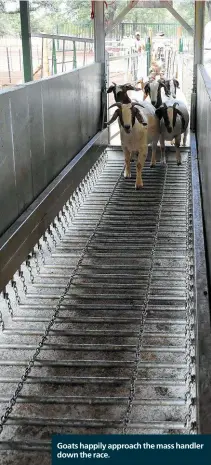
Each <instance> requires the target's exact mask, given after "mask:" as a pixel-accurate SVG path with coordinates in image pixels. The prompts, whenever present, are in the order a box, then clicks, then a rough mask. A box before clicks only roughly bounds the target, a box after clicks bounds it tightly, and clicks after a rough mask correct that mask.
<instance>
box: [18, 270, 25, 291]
mask: <svg viewBox="0 0 211 465" xmlns="http://www.w3.org/2000/svg"><path fill="white" fill-rule="evenodd" d="M18 274H19V276H20V279H21V281H22V284H23V292H24V294H25V295H26V294H27V285H26V281H25V277H24V274H23V271H22V270H21V269H19V271H18Z"/></svg>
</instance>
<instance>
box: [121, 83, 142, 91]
mask: <svg viewBox="0 0 211 465" xmlns="http://www.w3.org/2000/svg"><path fill="white" fill-rule="evenodd" d="M124 87H125V89H126V90H139V89H136V88H135V87H134V86H132V84H129V83H127V84H125V85H124Z"/></svg>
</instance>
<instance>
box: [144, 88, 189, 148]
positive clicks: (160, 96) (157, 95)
mask: <svg viewBox="0 0 211 465" xmlns="http://www.w3.org/2000/svg"><path fill="white" fill-rule="evenodd" d="M162 89H164V92H161V91H162ZM178 89H179V91H178ZM145 94H148V95H149V96H150V98H151V102H152V104H153V105H154V107H155V108H156V109H158V108H159V107H161V105H163V104H166V105H167V106H168V107H170V106H171V105H173V104H174V103H175V104H176V103H177V107H178V108H180V110H181V112H183V110H184V117H185V115H186V114H188V110H187V101H186V98H185V96H184V94H183V93H182V92H181V91H180V88H179V82H178V81H177V80H176V79H169V80H166V79H162V80H159V81H156V80H152V81H151V82H148V83H147V84H146V85H145ZM178 94H179V99H178V97H177V96H178ZM174 95H176V98H175V97H174ZM164 108H165V107H164ZM182 134H183V137H182V139H183V141H182V145H183V146H186V141H187V135H188V125H187V127H186V128H185V130H183V131H182ZM166 140H167V141H170V142H171V143H172V144H173V143H175V145H176V146H177V144H178V141H177V142H176V140H175V141H174V136H173V137H169V136H168V138H167V139H166ZM180 142H181V139H180Z"/></svg>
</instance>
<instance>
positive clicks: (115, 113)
mask: <svg viewBox="0 0 211 465" xmlns="http://www.w3.org/2000/svg"><path fill="white" fill-rule="evenodd" d="M118 116H119V109H117V110H116V111H115V112H114V114H113V116H112V118H111V119H110V120H109V121H108V122H107V123H106V124H107V126H109V125H110V124H112V123H113V122H114V121H116V119H117V118H118Z"/></svg>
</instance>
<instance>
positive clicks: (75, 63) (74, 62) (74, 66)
mask: <svg viewBox="0 0 211 465" xmlns="http://www.w3.org/2000/svg"><path fill="white" fill-rule="evenodd" d="M76 68H77V58H76V44H75V40H74V41H73V69H76Z"/></svg>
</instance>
